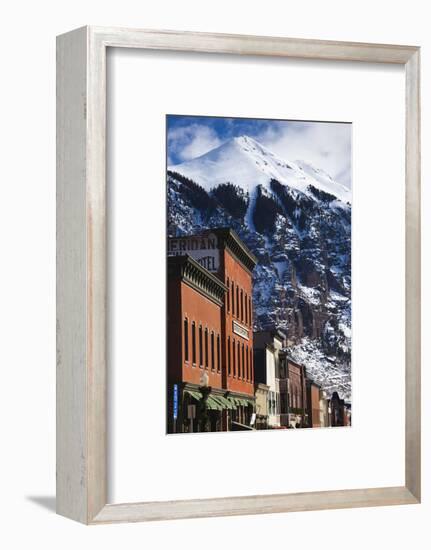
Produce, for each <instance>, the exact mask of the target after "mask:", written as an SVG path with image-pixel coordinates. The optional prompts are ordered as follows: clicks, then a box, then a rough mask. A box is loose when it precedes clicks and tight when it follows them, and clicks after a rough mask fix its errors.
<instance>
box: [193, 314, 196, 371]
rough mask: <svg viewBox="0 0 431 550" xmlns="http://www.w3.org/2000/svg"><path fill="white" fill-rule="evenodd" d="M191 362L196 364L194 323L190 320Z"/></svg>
mask: <svg viewBox="0 0 431 550" xmlns="http://www.w3.org/2000/svg"><path fill="white" fill-rule="evenodd" d="M192 363H193V365H196V323H195V322H194V321H192Z"/></svg>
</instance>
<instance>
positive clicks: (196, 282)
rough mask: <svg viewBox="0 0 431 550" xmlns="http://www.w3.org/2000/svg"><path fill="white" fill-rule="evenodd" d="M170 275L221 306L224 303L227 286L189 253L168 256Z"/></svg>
mask: <svg viewBox="0 0 431 550" xmlns="http://www.w3.org/2000/svg"><path fill="white" fill-rule="evenodd" d="M168 277H177V278H178V279H180V280H181V281H182V282H184V283H185V284H187V285H188V286H190V287H192V288H193V289H195V290H197V291H198V292H199V293H200V294H202V295H203V296H205V297H206V298H208V299H210V300H212V301H213V302H215V303H216V304H217V305H219V306H222V305H223V303H224V296H225V293H226V292H227V290H228V289H227V287H226V286H225V285H224V284H223V283H222V282H221V280H220V279H219V278H218V277H217V276H215V275H213V274H212V273H211V272H210V271H208V270H207V269H205V268H204V267H202V266H201V265H200V264H199V263H198V262H197V261H196V260H194V259H193V258H192V257H191V256H189V255H187V254H186V255H184V256H170V257H168Z"/></svg>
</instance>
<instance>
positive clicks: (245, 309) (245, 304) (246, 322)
mask: <svg viewBox="0 0 431 550" xmlns="http://www.w3.org/2000/svg"><path fill="white" fill-rule="evenodd" d="M244 321H245V324H246V325H248V300H247V293H246V292H245V293H244Z"/></svg>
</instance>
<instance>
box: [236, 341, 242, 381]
mask: <svg viewBox="0 0 431 550" xmlns="http://www.w3.org/2000/svg"><path fill="white" fill-rule="evenodd" d="M236 350H237V353H238V357H237V359H238V378H242V365H241V352H240V344H239V342H237V344H236Z"/></svg>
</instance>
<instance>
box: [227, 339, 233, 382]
mask: <svg viewBox="0 0 431 550" xmlns="http://www.w3.org/2000/svg"><path fill="white" fill-rule="evenodd" d="M231 360H232V355H231V349H230V336H228V337H227V372H228V374H229V376H232V363H231Z"/></svg>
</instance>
